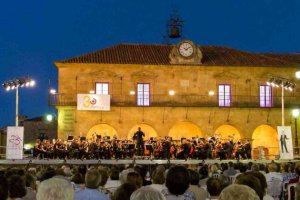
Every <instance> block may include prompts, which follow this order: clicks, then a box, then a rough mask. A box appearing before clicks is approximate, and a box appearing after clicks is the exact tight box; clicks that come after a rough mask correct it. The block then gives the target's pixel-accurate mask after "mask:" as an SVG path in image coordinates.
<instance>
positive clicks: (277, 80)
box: [267, 77, 296, 126]
mask: <svg viewBox="0 0 300 200" xmlns="http://www.w3.org/2000/svg"><path fill="white" fill-rule="evenodd" d="M267 85H271V86H272V87H281V125H282V126H284V90H289V91H293V89H294V88H295V87H296V84H295V83H294V82H293V81H292V80H289V79H286V78H283V77H272V78H270V79H269V80H268V81H267Z"/></svg>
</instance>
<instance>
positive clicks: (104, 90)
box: [96, 82, 109, 94]
mask: <svg viewBox="0 0 300 200" xmlns="http://www.w3.org/2000/svg"><path fill="white" fill-rule="evenodd" d="M108 93H109V83H102V82H100V83H96V94H108Z"/></svg>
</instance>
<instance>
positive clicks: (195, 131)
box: [86, 122, 278, 159]
mask: <svg viewBox="0 0 300 200" xmlns="http://www.w3.org/2000/svg"><path fill="white" fill-rule="evenodd" d="M138 127H141V129H142V131H143V132H144V133H145V139H149V138H150V137H159V134H158V133H157V131H156V130H155V129H154V128H153V127H152V126H150V125H148V124H137V125H135V126H133V127H132V128H131V129H130V130H129V132H128V134H127V139H129V140H132V137H133V134H134V133H135V132H136V131H137V130H138ZM95 135H101V136H102V137H104V136H110V138H112V137H113V136H114V135H116V136H117V137H118V132H117V131H116V129H115V128H113V127H112V126H110V125H108V124H98V125H95V126H93V127H92V128H91V129H90V130H89V131H88V133H87V135H86V137H87V138H92V137H93V136H95ZM168 136H169V137H172V138H173V140H180V139H181V138H182V137H185V138H192V137H198V138H201V137H208V135H206V134H204V133H203V132H202V131H201V129H200V127H198V126H197V125H196V124H194V123H193V122H178V123H176V124H175V125H174V126H173V127H172V128H171V129H170V131H169V133H168ZM213 136H220V138H223V139H233V141H237V140H240V139H243V137H241V134H240V132H239V130H238V129H237V128H235V127H234V126H232V125H221V126H219V127H218V128H217V129H216V131H215V133H214V135H213ZM251 140H252V149H253V158H254V159H258V154H259V152H258V151H261V150H263V151H264V154H265V155H273V157H266V159H274V155H278V137H277V131H276V129H275V128H273V127H271V126H269V125H260V126H258V127H257V128H256V129H255V130H254V131H253V134H252V138H251Z"/></svg>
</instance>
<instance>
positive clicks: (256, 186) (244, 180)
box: [235, 173, 264, 200]
mask: <svg viewBox="0 0 300 200" xmlns="http://www.w3.org/2000/svg"><path fill="white" fill-rule="evenodd" d="M235 183H236V184H240V185H247V186H249V187H250V188H252V189H253V190H254V191H255V192H256V194H257V195H258V197H259V199H260V200H263V197H264V190H263V187H262V185H261V184H260V181H259V179H258V178H256V177H255V176H253V175H252V174H251V173H244V174H240V175H239V176H238V177H236V180H235Z"/></svg>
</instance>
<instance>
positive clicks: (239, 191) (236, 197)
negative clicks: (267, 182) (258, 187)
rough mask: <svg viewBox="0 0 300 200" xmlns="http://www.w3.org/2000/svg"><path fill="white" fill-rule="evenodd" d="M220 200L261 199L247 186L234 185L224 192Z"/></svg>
mask: <svg viewBox="0 0 300 200" xmlns="http://www.w3.org/2000/svg"><path fill="white" fill-rule="evenodd" d="M219 200H259V197H258V196H257V194H256V192H255V191H254V190H253V189H251V188H250V187H248V186H246V185H239V184H232V185H230V186H228V187H226V188H224V190H222V192H221V194H220V197H219Z"/></svg>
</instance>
